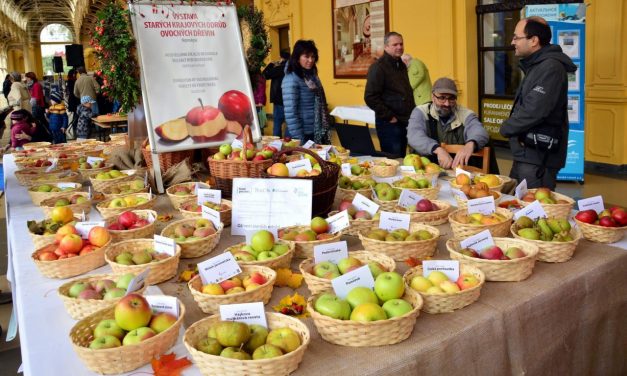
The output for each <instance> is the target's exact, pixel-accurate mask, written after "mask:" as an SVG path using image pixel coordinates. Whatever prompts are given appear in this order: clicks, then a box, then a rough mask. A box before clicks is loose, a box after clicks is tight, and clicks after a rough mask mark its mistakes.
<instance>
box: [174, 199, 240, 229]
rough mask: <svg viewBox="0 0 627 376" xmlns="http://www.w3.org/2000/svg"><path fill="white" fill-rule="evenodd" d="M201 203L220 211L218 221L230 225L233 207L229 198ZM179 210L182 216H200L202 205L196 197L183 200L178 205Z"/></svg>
mask: <svg viewBox="0 0 627 376" xmlns="http://www.w3.org/2000/svg"><path fill="white" fill-rule="evenodd" d="M202 204H203V205H204V206H206V207H208V208H211V209H213V210H215V211H218V212H219V213H220V221H221V222H222V223H224V227H226V226H230V225H231V210H232V208H233V203H232V202H231V200H227V199H224V198H223V199H221V200H220V203H219V204H216V203H215V202H209V201H206V202H203V203H202ZM179 211H180V212H181V215H182V216H183V218H197V217H200V216H202V205H199V204H198V202H197V200H196V199H193V200H189V201H185V202H184V203H182V204H181V206H180V207H179Z"/></svg>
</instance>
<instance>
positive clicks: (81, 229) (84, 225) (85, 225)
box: [74, 221, 105, 239]
mask: <svg viewBox="0 0 627 376" xmlns="http://www.w3.org/2000/svg"><path fill="white" fill-rule="evenodd" d="M96 226H100V227H105V221H94V222H78V223H76V226H74V227H76V231H78V234H79V235H80V236H81V238H83V239H87V237H88V236H89V231H91V229H92V228H94V227H96Z"/></svg>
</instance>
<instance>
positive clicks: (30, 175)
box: [15, 170, 67, 186]
mask: <svg viewBox="0 0 627 376" xmlns="http://www.w3.org/2000/svg"><path fill="white" fill-rule="evenodd" d="M65 174H67V171H63V170H56V171H51V172H35V171H31V170H18V171H15V178H16V179H17V182H18V183H19V184H20V185H22V186H31V185H32V184H31V181H33V180H39V179H42V178H44V179H55V178H57V177H59V176H62V175H65Z"/></svg>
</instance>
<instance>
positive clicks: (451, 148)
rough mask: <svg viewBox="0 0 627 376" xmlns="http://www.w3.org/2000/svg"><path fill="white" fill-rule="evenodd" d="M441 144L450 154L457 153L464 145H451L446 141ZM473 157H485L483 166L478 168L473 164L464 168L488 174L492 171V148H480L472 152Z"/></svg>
mask: <svg viewBox="0 0 627 376" xmlns="http://www.w3.org/2000/svg"><path fill="white" fill-rule="evenodd" d="M440 146H441V147H442V148H443V149H444V150H446V152H447V153H449V154H457V153H459V151H460V150H461V149H462V147H463V146H464V145H449V144H445V143H441V144H440ZM472 156H473V157H481V158H483V165H482V166H483V167H482V168H477V167H473V166H464V170H467V171H472V172H482V173H484V174H487V173H488V172H489V171H490V148H489V147H488V146H486V147H484V148H483V149H481V150H479V151H478V152H476V153H472Z"/></svg>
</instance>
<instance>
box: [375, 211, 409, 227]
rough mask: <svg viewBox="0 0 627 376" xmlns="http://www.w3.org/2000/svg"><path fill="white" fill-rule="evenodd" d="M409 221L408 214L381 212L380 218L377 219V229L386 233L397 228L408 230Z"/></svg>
mask: <svg viewBox="0 0 627 376" xmlns="http://www.w3.org/2000/svg"><path fill="white" fill-rule="evenodd" d="M410 220H411V217H410V215H409V214H404V213H390V212H386V211H382V212H381V218H380V219H379V228H382V229H384V230H388V231H393V230H396V229H397V228H402V229H405V230H409V222H410Z"/></svg>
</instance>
